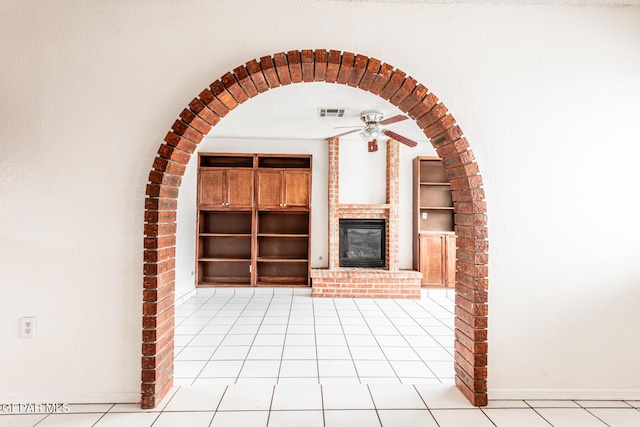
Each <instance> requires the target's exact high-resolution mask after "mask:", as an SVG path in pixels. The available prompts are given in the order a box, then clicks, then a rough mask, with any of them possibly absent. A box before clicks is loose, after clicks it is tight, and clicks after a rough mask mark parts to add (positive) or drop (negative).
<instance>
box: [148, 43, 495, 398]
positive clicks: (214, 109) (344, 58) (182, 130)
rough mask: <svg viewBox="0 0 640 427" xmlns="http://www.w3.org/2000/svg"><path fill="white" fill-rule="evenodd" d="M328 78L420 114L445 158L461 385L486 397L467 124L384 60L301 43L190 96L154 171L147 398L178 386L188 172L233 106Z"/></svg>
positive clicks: (478, 216)
mask: <svg viewBox="0 0 640 427" xmlns="http://www.w3.org/2000/svg"><path fill="white" fill-rule="evenodd" d="M303 82H327V83H338V84H343V85H348V86H351V87H357V88H360V89H362V90H365V91H369V92H371V93H373V94H375V95H378V96H380V97H381V98H383V99H385V100H387V101H389V102H390V103H391V104H393V105H395V106H397V107H398V108H399V109H400V110H402V111H403V112H405V113H406V114H407V115H408V116H409V117H410V118H411V119H413V120H414V121H415V122H416V124H417V125H418V127H419V128H420V129H422V130H423V132H424V134H425V135H426V136H427V138H429V140H430V141H431V144H432V145H433V146H434V147H435V149H436V152H437V153H438V155H439V156H440V157H441V158H442V159H443V164H444V167H445V169H446V171H447V174H448V178H449V181H450V184H451V191H452V195H453V200H454V213H455V233H456V235H457V239H456V241H457V261H456V308H455V314H456V320H455V345H454V346H455V372H456V379H455V381H456V385H457V387H458V388H459V389H460V390H461V391H462V393H463V394H464V395H465V396H466V397H467V398H468V399H469V400H470V401H471V402H472V403H473V404H474V405H476V406H483V405H486V404H487V290H488V266H487V264H488V241H487V216H486V203H485V200H484V190H483V188H482V177H481V176H480V172H479V168H478V164H477V163H476V162H475V158H474V155H473V152H472V151H471V149H470V147H469V143H468V142H467V139H466V138H465V137H464V136H463V133H462V130H461V129H460V127H459V126H458V125H457V124H456V121H455V119H454V118H453V116H452V115H451V114H450V113H449V111H448V110H447V108H446V107H445V106H444V104H442V103H441V102H440V101H439V100H438V98H437V97H436V96H435V95H434V94H433V93H431V92H429V90H428V89H427V88H426V87H425V86H423V85H422V84H420V83H418V82H417V81H416V80H415V79H414V78H412V77H410V76H408V75H407V74H406V73H404V72H403V71H401V70H399V69H396V68H394V67H393V66H391V65H389V64H386V63H382V62H381V61H379V60H377V59H375V58H370V57H366V56H363V55H358V54H353V53H350V52H340V51H335V50H330V51H327V50H302V51H290V52H287V53H277V54H275V55H272V56H264V57H262V58H260V59H259V60H251V61H249V62H247V63H246V64H245V65H243V66H239V67H237V68H235V69H234V70H233V71H232V72H228V73H226V74H225V75H223V76H222V77H221V78H220V79H219V80H216V81H215V82H213V83H212V84H211V85H210V87H209V88H206V89H205V90H203V91H202V92H201V93H200V94H199V95H198V97H196V98H195V99H194V100H193V101H191V102H190V103H189V105H188V107H187V108H185V109H184V110H183V111H182V113H181V114H180V117H179V118H178V119H177V120H176V121H175V123H174V124H173V126H172V130H171V131H170V132H169V133H168V134H167V136H166V138H165V143H163V144H162V145H160V149H159V150H158V156H157V157H156V159H155V161H154V163H153V168H152V169H151V172H150V173H149V184H148V185H147V189H146V195H147V198H146V199H145V226H144V233H145V238H144V248H145V251H144V292H143V317H142V407H143V408H153V407H155V406H156V405H157V404H158V402H160V400H161V399H162V398H163V397H164V396H165V395H166V394H167V392H168V391H169V389H170V388H171V387H172V386H173V352H174V345H173V342H174V332H173V329H174V290H175V285H174V279H175V244H176V209H177V197H178V190H179V188H180V184H181V180H182V175H183V174H184V172H185V169H186V165H187V164H188V163H189V159H190V158H191V155H192V154H193V153H194V151H195V150H196V147H197V145H198V144H199V143H200V141H201V140H202V138H203V137H204V136H205V135H206V134H207V133H208V132H209V131H210V130H211V128H212V127H213V126H215V125H216V124H217V123H218V122H219V121H220V120H221V119H222V118H223V117H224V116H225V115H226V114H227V113H228V112H229V111H230V110H232V109H234V108H235V107H237V106H238V105H239V104H241V103H243V102H245V101H247V100H248V99H250V98H253V97H255V96H257V95H259V94H260V93H262V92H266V91H267V90H269V89H273V88H276V87H278V86H281V85H288V84H292V83H303Z"/></svg>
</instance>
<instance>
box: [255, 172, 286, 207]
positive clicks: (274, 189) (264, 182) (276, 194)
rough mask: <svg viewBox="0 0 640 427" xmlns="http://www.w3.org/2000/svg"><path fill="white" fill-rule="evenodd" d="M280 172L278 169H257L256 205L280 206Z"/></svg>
mask: <svg viewBox="0 0 640 427" xmlns="http://www.w3.org/2000/svg"><path fill="white" fill-rule="evenodd" d="M282 184H283V183H282V172H281V171H280V170H259V171H258V173H257V183H256V185H257V186H258V207H260V208H281V207H282V204H283V202H282Z"/></svg>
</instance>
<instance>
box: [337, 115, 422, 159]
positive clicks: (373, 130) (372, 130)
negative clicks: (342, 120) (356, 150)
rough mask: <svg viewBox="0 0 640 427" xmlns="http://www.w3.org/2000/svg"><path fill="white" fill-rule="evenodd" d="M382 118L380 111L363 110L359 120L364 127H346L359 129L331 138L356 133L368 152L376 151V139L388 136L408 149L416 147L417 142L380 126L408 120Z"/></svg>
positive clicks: (404, 117) (403, 118) (402, 117)
mask: <svg viewBox="0 0 640 427" xmlns="http://www.w3.org/2000/svg"><path fill="white" fill-rule="evenodd" d="M383 117H384V113H383V112H382V111H380V110H365V111H363V112H362V113H360V120H362V122H363V123H364V126H348V127H357V128H360V129H354V130H350V131H348V132H344V133H341V134H338V135H334V136H333V137H332V138H339V137H341V136H344V135H348V134H350V133H353V132H358V134H359V135H360V136H361V137H362V139H364V140H366V141H367V143H368V147H369V152H370V153H371V152H374V151H378V138H379V137H381V136H388V137H389V138H392V139H394V140H396V141H398V142H401V143H403V144H405V145H407V146H409V147H415V146H416V145H418V143H417V142H415V141H413V140H411V139H409V138H407V137H406V136H402V135H400V134H397V133H395V132H393V131H391V130H388V129H383V128H381V127H380V125H383V126H386V125H390V124H392V123H396V122H401V121H403V120H406V119H408V117H407V116H403V115H402V114H399V115H397V116H393V117H389V118H388V119H384V120H382V119H383Z"/></svg>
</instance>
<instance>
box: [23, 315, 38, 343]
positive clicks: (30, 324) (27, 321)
mask: <svg viewBox="0 0 640 427" xmlns="http://www.w3.org/2000/svg"><path fill="white" fill-rule="evenodd" d="M20 337H21V338H35V337H36V318H35V317H23V318H22V320H21V322H20Z"/></svg>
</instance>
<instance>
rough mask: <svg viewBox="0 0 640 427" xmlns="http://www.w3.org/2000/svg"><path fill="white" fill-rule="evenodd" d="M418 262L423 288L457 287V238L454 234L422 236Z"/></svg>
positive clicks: (420, 237) (419, 241) (427, 234)
mask: <svg viewBox="0 0 640 427" xmlns="http://www.w3.org/2000/svg"><path fill="white" fill-rule="evenodd" d="M418 260H419V266H418V270H419V271H420V272H421V273H422V286H425V287H431V286H434V287H443V286H446V287H454V286H455V283H456V238H455V236H454V235H453V233H425V234H420V236H419V237H418Z"/></svg>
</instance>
